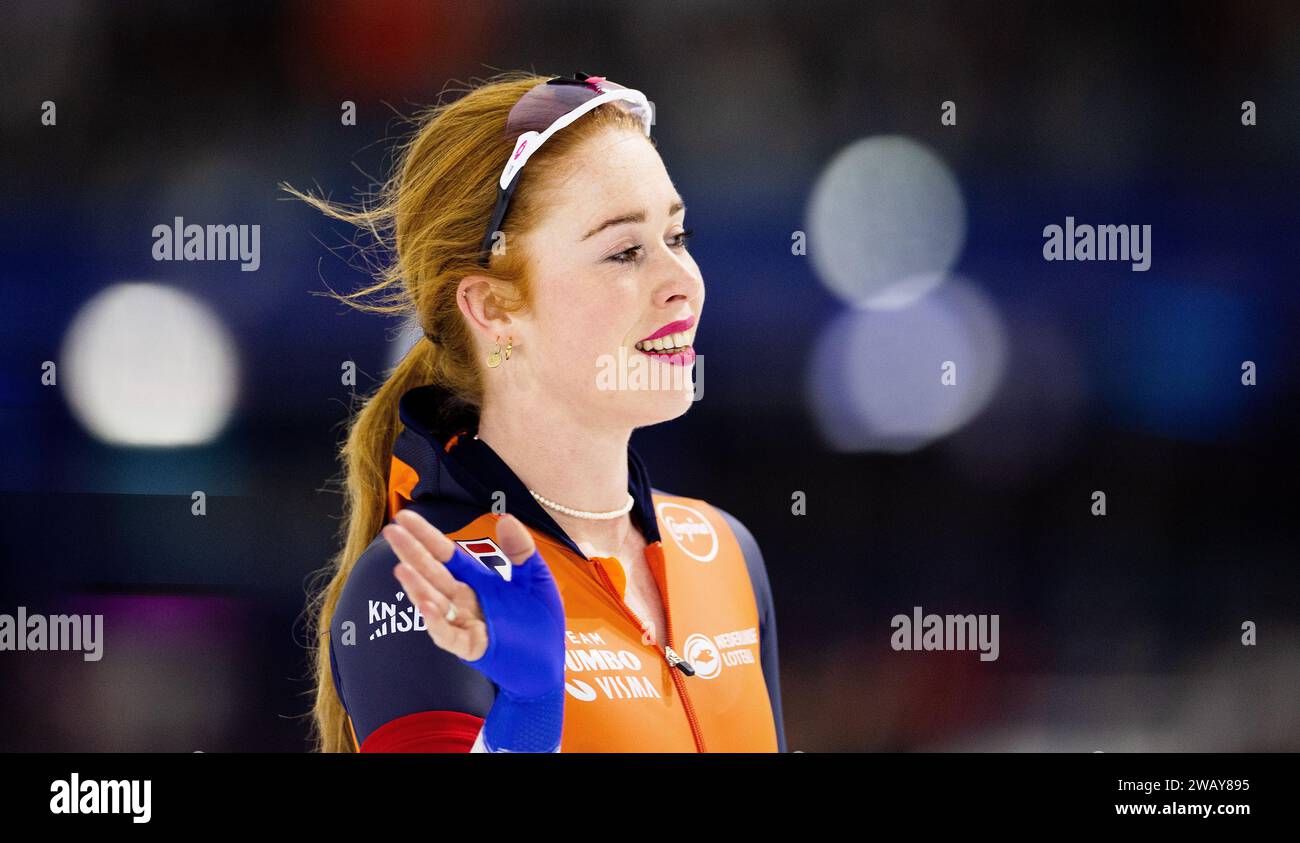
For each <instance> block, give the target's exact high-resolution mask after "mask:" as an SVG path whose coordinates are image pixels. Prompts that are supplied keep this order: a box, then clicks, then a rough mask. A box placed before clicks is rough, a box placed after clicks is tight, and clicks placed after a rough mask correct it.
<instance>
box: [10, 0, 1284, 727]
mask: <svg viewBox="0 0 1300 843" xmlns="http://www.w3.org/2000/svg"><path fill="white" fill-rule="evenodd" d="M5 17H6V22H5V25H4V27H2V28H0V68H2V69H3V79H4V85H3V86H0V104H2V107H0V132H3V147H4V155H3V157H2V159H0V172H2V173H3V185H4V190H3V195H2V197H0V254H3V263H0V290H2V291H3V299H2V300H3V303H4V304H3V307H2V308H0V436H2V438H0V441H2V442H3V443H4V446H5V448H4V454H3V458H0V561H2V563H3V564H2V567H0V612H4V613H9V614H13V613H14V612H15V610H16V607H17V606H20V605H22V606H26V607H27V611H28V612H33V613H34V612H45V613H57V612H72V611H81V612H96V613H102V614H103V615H104V624H105V636H106V642H105V654H104V658H103V659H102V661H99V662H86V661H83V660H82V659H81V657H80V655H79V654H77V653H30V652H24V653H16V652H0V712H2V713H3V715H4V717H5V720H6V724H7V726H8V728H6V729H5V730H4V731H3V733H0V750H8V751H14V750H24V751H25V750H61V751H67V750H115V751H118V750H123V751H124V750H161V751H186V752H188V751H192V750H195V749H201V750H204V751H222V750H274V751H301V750H303V749H305V748H306V746H307V744H306V737H307V731H308V730H307V726H308V722H307V720H306V713H307V712H308V711H309V709H310V705H311V697H310V695H311V692H312V689H313V681H312V677H311V672H310V666H309V663H308V660H307V656H306V650H305V643H306V635H305V627H304V625H303V617H302V614H301V613H302V611H303V606H304V603H305V598H306V589H307V587H308V583H309V577H310V575H311V574H312V572H313V571H315V570H317V569H319V568H320V567H321V566H322V565H324V564H325V562H326V561H327V560H328V559H329V558H330V556H331V555H332V554H333V553H334V551H335V549H336V544H335V541H336V530H337V527H338V518H339V513H340V507H341V498H340V496H339V475H338V466H337V464H336V463H335V461H334V454H335V450H336V447H337V445H338V444H339V441H340V437H341V436H342V435H343V430H344V424H345V422H346V419H347V414H348V407H349V406H350V405H351V404H352V402H353V395H352V392H353V390H352V389H351V388H349V387H348V386H345V385H343V384H342V383H341V379H340V374H341V366H342V365H343V363H344V362H345V361H355V363H356V365H357V367H358V370H359V376H358V380H357V385H356V388H355V391H356V392H357V393H364V392H368V391H369V390H370V389H371V388H373V386H374V385H375V384H376V382H377V379H382V377H383V376H384V373H385V371H386V370H387V369H388V368H389V367H391V366H392V365H393V363H394V362H395V360H396V359H397V358H398V356H399V355H400V354H401V353H402V351H403V350H404V348H405V347H407V345H409V343H410V342H411V341H412V339H413V337H412V334H411V332H410V330H409V326H407V325H405V324H403V323H402V322H401V321H399V320H389V321H384V320H383V319H381V318H379V317H376V316H372V315H366V314H360V313H354V312H349V311H347V310H346V309H345V308H343V307H341V306H340V305H339V304H338V303H337V302H334V301H332V300H331V299H329V298H327V297H325V296H323V295H321V294H322V293H324V292H325V291H326V290H328V289H330V288H333V289H335V290H339V291H346V290H352V289H355V288H357V287H358V286H359V285H360V284H362V283H363V282H364V281H365V280H366V276H365V274H364V272H363V271H362V270H363V269H364V267H363V266H361V265H359V264H358V263H357V262H356V261H349V260H348V259H347V250H346V249H343V250H342V252H339V249H338V247H339V246H341V245H343V244H345V243H346V242H347V240H348V239H349V238H351V237H352V234H351V233H350V232H347V231H345V230H343V229H340V228H338V227H336V226H334V225H333V224H331V223H329V222H328V221H326V220H324V219H322V218H321V217H320V216H319V215H318V214H316V213H315V212H313V211H311V210H310V209H309V208H307V207H305V206H304V205H302V204H301V203H298V202H294V201H291V200H286V199H285V196H284V194H283V193H282V192H281V191H280V190H279V189H278V188H277V184H278V183H280V182H282V181H287V182H289V183H291V184H293V185H295V186H298V187H310V186H313V185H319V186H320V187H321V189H322V190H323V191H324V192H326V193H327V194H329V195H331V196H332V197H333V198H336V199H352V198H354V197H355V196H356V194H357V192H358V191H362V190H365V189H367V188H369V187H371V186H372V184H373V180H374V179H375V178H379V177H381V176H383V175H384V174H386V172H387V171H386V167H387V165H388V164H389V162H390V158H389V150H390V148H391V146H392V144H393V143H394V142H395V141H397V140H399V139H400V138H401V137H402V132H403V123H402V121H401V120H400V119H399V118H400V116H402V115H410V114H411V113H412V112H414V111H415V110H416V108H417V107H419V106H421V105H425V104H430V103H433V102H435V101H436V100H437V98H438V96H439V93H440V92H441V91H443V89H444V87H451V88H455V87H457V86H458V85H460V86H462V87H463V84H464V83H465V82H466V81H468V80H470V79H472V78H480V77H486V76H489V75H491V74H492V73H493V72H495V71H497V70H513V69H519V70H533V71H536V72H538V73H542V74H552V73H554V74H570V73H572V72H574V71H576V70H581V71H584V72H587V73H592V74H598V75H606V76H608V77H609V78H611V79H614V80H616V81H618V82H620V83H622V84H625V85H629V86H632V87H637V88H640V89H641V90H643V91H645V92H646V93H647V94H648V96H649V97H650V98H651V99H652V100H654V102H655V104H656V121H657V122H656V125H655V130H654V131H655V136H656V139H657V143H658V145H659V149H660V151H661V153H662V154H663V157H664V160H665V162H666V164H667V167H668V170H669V173H670V174H671V175H672V177H673V179H674V182H675V184H676V185H677V187H678V188H679V190H680V191H681V192H682V194H683V196H684V197H685V198H686V201H687V204H688V205H689V208H690V210H689V214H688V219H687V224H688V225H689V226H691V227H692V228H694V229H695V231H696V236H695V238H694V239H693V241H692V251H693V252H694V254H695V256H696V259H697V261H698V262H699V265H700V267H701V268H702V271H703V273H704V278H705V282H706V284H707V289H708V305H707V307H706V308H705V311H704V313H705V317H706V318H704V319H703V321H702V323H701V330H700V333H699V335H698V338H697V348H698V350H699V351H700V353H701V354H702V355H703V357H704V359H705V361H706V364H705V366H704V367H703V387H704V395H703V399H702V400H700V401H699V402H698V403H697V404H696V405H695V406H694V408H693V409H692V410H691V412H690V413H688V414H687V415H686V416H684V417H682V418H681V419H679V420H677V421H674V422H672V423H669V424H666V425H661V426H658V427H654V428H648V429H642V430H639V431H637V432H636V433H635V435H634V437H633V444H634V446H635V447H636V448H637V449H638V451H639V452H640V453H641V454H642V456H643V457H645V459H646V461H647V463H648V465H649V467H650V472H651V477H652V478H653V480H654V483H655V485H656V486H657V487H658V488H661V489H664V490H667V491H669V492H675V493H680V494H686V495H689V496H693V497H700V498H704V499H706V500H709V501H711V502H713V503H715V504H717V505H719V506H721V507H723V508H725V509H727V510H729V511H731V512H733V513H734V514H736V515H737V516H738V517H740V518H741V519H742V520H743V521H745V522H746V523H747V524H748V525H749V526H750V528H751V529H752V531H753V532H754V533H755V535H756V537H757V538H758V540H759V543H760V545H761V547H762V549H763V551H764V554H765V557H766V561H767V566H768V570H769V575H770V578H771V582H772V589H773V593H774V595H775V601H776V606H777V616H778V621H779V630H780V644H781V662H782V688H783V692H784V703H785V718H786V729H787V735H788V737H789V745H790V747H791V748H792V749H801V750H804V751H845V750H871V751H875V750H920V751H927V750H944V749H948V750H951V749H956V750H1026V749H1035V750H1036V749H1047V750H1084V751H1092V750H1104V751H1108V752H1112V751H1123V750H1155V749H1168V750H1208V751H1231V750H1280V749H1287V750H1293V751H1294V750H1297V749H1300V703H1297V691H1298V690H1300V621H1298V612H1297V601H1298V598H1300V574H1298V573H1297V562H1298V559H1297V555H1298V554H1297V546H1298V545H1297V533H1298V532H1300V531H1298V529H1297V523H1300V519H1298V518H1297V511H1296V510H1297V503H1296V495H1295V492H1294V476H1295V469H1296V467H1297V466H1300V460H1297V459H1296V453H1297V445H1296V435H1295V427H1296V425H1297V422H1300V405H1298V403H1297V397H1298V395H1300V383H1298V381H1297V370H1296V364H1297V362H1298V361H1300V355H1297V339H1296V330H1295V329H1296V327H1297V325H1300V293H1298V292H1297V285H1296V281H1297V275H1296V266H1297V243H1300V238H1298V237H1297V230H1298V228H1300V203H1297V185H1300V10H1297V8H1296V7H1295V4H1293V3H1284V2H1278V3H1233V4H1204V3H1186V4H1178V5H1177V6H1169V7H1165V6H1162V5H1155V4H1152V5H1150V6H1147V5H1145V4H1144V5H1142V6H1141V7H1139V8H1130V6H1129V5H1128V4H1122V5H1108V4H1086V5H1081V6H1078V7H1074V8H1064V7H1060V8H1057V7H1051V8H1048V7H1044V6H1042V5H1041V4H1030V3H1019V2H1002V3H960V2H953V3H898V4H887V5H881V4H863V3H857V2H843V3H842V2H810V3H805V4H799V5H798V6H791V5H790V4H786V3H775V2H765V0H746V2H729V1H728V0H714V2H707V3H650V2H608V3H578V2H544V3H543V2H530V3H509V4H507V3H498V2H481V3H468V4H467V3H452V2H407V1H406V0H400V1H399V0H371V2H361V1H360V0H358V1H357V2H305V0H303V1H302V2H271V3H259V4H249V5H234V4H225V3H187V4H183V7H177V6H174V5H172V4H165V3H110V2H60V3H43V2H17V3H11V4H8V5H7V6H6V13H5ZM449 96H452V94H449ZM345 100H350V101H353V102H355V103H356V108H357V123H356V125H355V126H348V125H342V123H341V121H340V103H342V102H343V101H345ZM1245 100H1251V101H1253V102H1254V103H1255V105H1256V109H1257V124H1256V125H1253V126H1243V124H1242V102H1243V101H1245ZM46 101H51V102H53V103H55V106H56V109H57V112H56V113H57V123H56V125H54V126H46V125H42V121H41V116H42V103H43V102H46ZM945 101H951V102H952V103H953V104H954V105H955V113H956V123H955V125H944V124H943V123H942V122H941V116H942V113H943V112H942V109H941V104H942V103H944V102H945ZM178 216H179V217H183V218H184V219H185V220H186V222H197V223H200V224H207V223H237V224H249V225H251V224H257V225H260V226H261V265H260V268H259V269H258V270H257V271H256V272H241V271H240V269H239V267H238V265H237V264H236V263H231V262H175V263H162V262H157V261H155V260H154V259H153V256H152V249H153V245H154V238H153V236H152V234H151V231H152V229H153V228H154V226H156V225H159V224H164V225H170V224H171V222H172V220H173V219H174V218H175V217H178ZM1067 216H1072V217H1074V218H1075V220H1076V221H1077V222H1078V223H1089V224H1124V225H1130V224H1131V225H1150V226H1151V231H1152V241H1151V267H1150V269H1149V270H1148V271H1146V272H1134V271H1131V270H1130V268H1129V263H1128V262H1091V263H1089V262H1047V261H1045V260H1044V258H1043V242H1044V238H1043V228H1044V226H1047V225H1052V224H1055V225H1064V223H1065V219H1066V217H1067ZM801 242H803V243H806V244H807V253H806V254H798V253H796V252H799V251H801V250H800V249H798V248H797V245H798V244H799V243H801ZM331 249H333V250H334V252H331ZM335 252H338V254H336V253H335ZM340 255H342V256H340ZM119 285H123V286H119ZM74 327H75V328H76V331H75V332H74V331H73V330H72V329H73V328H74ZM47 361H52V362H54V363H56V364H58V367H59V369H58V372H59V383H58V385H57V386H50V385H44V384H43V383H42V373H43V366H44V364H45V363H46V362H47ZM946 361H949V362H952V363H953V364H954V366H955V371H956V374H957V383H956V385H955V386H952V387H943V386H941V385H940V374H941V367H942V366H943V364H944V363H945V362H946ZM1244 361H1251V362H1253V363H1254V364H1255V367H1256V371H1257V382H1256V384H1255V385H1253V386H1246V385H1243V383H1242V365H1243V362H1244ZM78 373H84V374H82V375H81V377H78ZM92 380H93V382H94V384H96V386H95V387H94V388H91V387H86V388H84V389H82V390H80V392H79V391H78V388H77V387H76V386H75V383H76V382H77V381H81V382H82V383H87V382H90V381H92ZM164 387H165V389H164ZM160 391H162V392H165V394H166V395H167V396H169V397H170V398H169V400H170V402H171V403H170V404H166V405H163V404H159V405H157V406H156V407H155V409H154V410H152V411H148V412H144V413H143V414H142V413H141V410H140V408H141V407H145V408H149V407H151V406H154V405H151V404H150V403H149V402H150V401H151V400H154V399H156V398H157V396H158V394H159V392H160ZM124 437H125V438H124ZM132 437H134V439H132ZM195 490H202V491H204V492H205V493H206V495H207V514H206V515H204V516H202V517H197V516H194V515H192V514H191V493H192V492H194V491H195ZM1097 490H1101V491H1104V492H1105V493H1106V495H1107V514H1106V515H1105V516H1104V517H1099V516H1095V515H1093V514H1092V502H1093V501H1092V494H1093V492H1094V491H1097ZM797 492H802V493H804V495H805V496H806V501H807V510H806V514H802V515H796V514H794V513H793V512H792V496H794V495H795V493H797ZM913 606H922V607H924V610H925V611H926V612H937V613H962V614H965V613H996V614H999V615H1000V619H1001V622H1000V637H1001V642H1000V657H999V659H998V660H997V661H995V662H983V661H980V660H979V659H978V657H977V656H976V654H974V653H971V652H930V653H915V652H895V651H894V650H893V649H892V648H891V647H890V634H891V632H892V628H891V626H890V619H891V618H892V617H893V616H894V615H896V614H900V613H902V614H910V613H911V611H912V607H913ZM1246 621H1251V622H1254V623H1255V624H1256V625H1257V629H1258V644H1257V645H1255V646H1243V645H1242V643H1241V640H1240V639H1241V635H1242V632H1241V627H1242V624H1243V623H1244V622H1246Z"/></svg>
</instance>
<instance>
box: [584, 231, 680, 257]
mask: <svg viewBox="0 0 1300 843" xmlns="http://www.w3.org/2000/svg"><path fill="white" fill-rule="evenodd" d="M694 233H695V232H694V231H693V230H691V229H689V228H688V229H686V230H685V231H682V232H679V233H677V234H675V235H673V237H672V238H671V240H670V243H671V245H672V247H673V248H674V249H684V248H686V241H687V240H689V239H690V237H691V235H692V234H694ZM644 249H645V247H644V246H629V247H628V248H626V249H624V250H623V251H621V252H618V253H617V254H613V255H610V256H609V257H608V258H607V259H606V260H611V261H613V262H614V263H636V262H637V261H638V260H640V259H641V252H642V251H644Z"/></svg>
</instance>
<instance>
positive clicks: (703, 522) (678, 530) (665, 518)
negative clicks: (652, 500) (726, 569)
mask: <svg viewBox="0 0 1300 843" xmlns="http://www.w3.org/2000/svg"><path fill="white" fill-rule="evenodd" d="M655 512H656V513H658V515H659V520H660V521H662V522H663V525H664V527H665V530H664V532H667V533H668V535H670V536H672V539H673V541H674V542H675V543H676V544H677V546H678V547H680V548H681V549H682V553H685V554H686V555H687V556H689V557H691V558H692V559H694V560H695V561H696V562H712V561H713V559H714V557H716V556H717V555H718V533H717V531H715V530H714V529H713V524H711V523H710V522H709V519H707V518H705V517H704V514H703V513H701V512H700V511H699V510H697V509H693V508H692V507H689V506H685V505H684V504H680V503H669V502H667V501H665V502H664V503H661V504H659V505H658V506H657V507H655Z"/></svg>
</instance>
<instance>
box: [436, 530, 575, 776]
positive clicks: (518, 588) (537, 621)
mask: <svg viewBox="0 0 1300 843" xmlns="http://www.w3.org/2000/svg"><path fill="white" fill-rule="evenodd" d="M446 566H447V570H448V571H450V572H451V575H452V576H454V577H455V578H456V579H458V580H460V581H461V582H463V583H465V584H466V585H468V586H469V587H470V588H472V589H474V593H475V595H477V597H478V602H479V607H480V608H481V609H482V611H483V620H484V622H485V623H486V624H487V636H488V646H487V650H486V651H485V652H484V653H483V655H482V656H480V657H479V658H477V659H475V660H474V661H468V660H466V659H461V661H462V662H464V663H465V664H467V665H469V666H470V667H473V668H475V669H476V670H478V671H479V672H480V673H482V674H483V675H484V676H486V677H487V678H489V679H491V680H492V682H493V683H494V684H495V685H496V686H497V690H498V693H497V699H496V702H495V703H494V704H493V705H492V709H491V710H490V711H489V712H488V716H487V718H486V719H485V720H484V724H483V739H484V743H485V744H486V745H487V748H488V750H489V751H492V752H501V751H506V752H553V751H555V750H556V748H558V747H559V744H560V733H561V731H562V727H563V725H564V604H563V602H562V601H561V600H560V591H559V589H558V588H556V585H555V579H554V577H552V576H551V571H550V569H549V568H547V567H546V563H545V562H543V561H542V557H541V555H540V554H539V553H538V552H537V551H536V550H534V551H533V554H532V556H529V557H528V559H526V560H525V561H524V562H523V564H521V565H513V564H512V565H511V571H510V580H509V581H508V582H507V581H506V580H505V579H504V578H503V577H502V576H501V575H500V574H498V573H497V572H496V571H494V570H491V569H489V568H488V567H487V566H486V565H484V564H482V563H481V562H479V561H477V560H475V559H474V558H472V557H471V556H470V555H469V554H468V553H466V552H465V550H464V549H463V548H462V547H461V546H460V545H456V550H455V552H454V553H453V554H452V557H451V559H450V560H448V561H447V562H446Z"/></svg>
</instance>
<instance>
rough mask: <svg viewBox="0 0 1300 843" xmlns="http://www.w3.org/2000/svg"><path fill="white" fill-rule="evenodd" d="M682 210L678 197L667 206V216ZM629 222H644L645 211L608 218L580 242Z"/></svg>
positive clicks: (683, 203) (684, 204) (681, 202)
mask: <svg viewBox="0 0 1300 843" xmlns="http://www.w3.org/2000/svg"><path fill="white" fill-rule="evenodd" d="M684 210H686V203H685V202H683V201H682V200H681V198H680V197H678V198H677V199H675V200H674V201H673V203H672V204H671V205H669V206H668V216H672V215H673V214H675V213H677V212H678V211H684ZM631 222H645V211H632V212H629V213H626V214H619V215H618V216H616V217H610V218H609V219H607V220H605V221H604V222H602V223H601V224H600V225H598V226H596V227H595V228H593V229H592V230H591V231H588V232H587V233H586V234H584V235H582V240H586V239H587V238H588V237H591V236H592V235H593V234H596V233H598V232H601V231H604V230H605V229H606V228H609V227H610V226H611V225H627V224H628V223H631ZM578 242H582V241H581V240H580V241H578Z"/></svg>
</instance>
